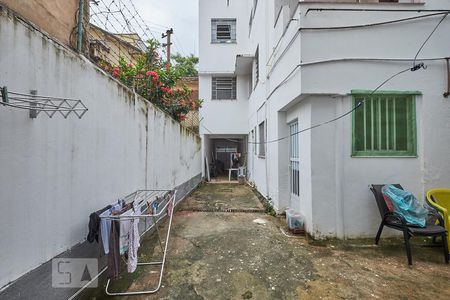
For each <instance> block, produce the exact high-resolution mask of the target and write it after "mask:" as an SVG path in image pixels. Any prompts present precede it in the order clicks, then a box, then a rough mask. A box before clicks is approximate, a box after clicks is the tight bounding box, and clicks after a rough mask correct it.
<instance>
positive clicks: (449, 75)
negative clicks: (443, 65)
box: [444, 57, 450, 98]
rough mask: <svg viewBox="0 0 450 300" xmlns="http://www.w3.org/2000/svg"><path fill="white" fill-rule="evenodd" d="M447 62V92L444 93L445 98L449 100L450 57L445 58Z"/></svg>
mask: <svg viewBox="0 0 450 300" xmlns="http://www.w3.org/2000/svg"><path fill="white" fill-rule="evenodd" d="M445 60H446V61H447V91H446V92H445V93H444V97H445V98H448V96H450V63H449V60H450V57H447V58H445Z"/></svg>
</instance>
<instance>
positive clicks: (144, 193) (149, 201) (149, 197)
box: [101, 190, 177, 296]
mask: <svg viewBox="0 0 450 300" xmlns="http://www.w3.org/2000/svg"><path fill="white" fill-rule="evenodd" d="M176 194H177V191H176V190H137V191H135V192H133V193H131V194H129V195H128V196H126V197H125V198H124V200H125V203H130V202H133V203H137V204H141V203H143V201H145V202H144V203H143V204H142V206H140V207H141V213H142V212H143V211H144V212H147V211H148V209H150V210H151V211H152V213H151V214H149V213H147V214H135V215H131V216H121V215H118V216H107V217H101V218H102V219H107V220H112V221H125V220H134V219H139V218H141V219H142V218H143V219H144V220H145V230H144V231H143V232H142V233H141V234H140V236H141V237H142V236H143V235H144V234H145V233H147V232H148V231H150V230H151V229H153V228H155V229H156V233H157V236H158V241H159V246H160V247H161V250H162V253H163V257H162V260H161V261H152V262H138V263H137V266H138V267H139V266H149V265H151V266H155V265H160V266H161V268H160V273H159V280H158V285H157V286H156V287H155V288H154V289H152V290H143V291H133V292H110V291H109V290H108V288H109V285H110V282H111V279H108V282H107V283H106V287H105V293H106V294H107V295H110V296H129V295H143V294H153V293H156V292H157V291H158V290H159V289H160V287H161V282H162V277H163V273H164V265H165V262H166V256H167V246H168V244H169V236H170V229H171V226H172V218H173V209H174V206H175V204H176V202H175V199H176ZM166 195H170V196H169V197H168V199H166ZM161 199H164V200H163V201H162V202H161V203H159V205H163V207H159V206H158V208H157V210H156V211H154V207H153V205H154V204H155V201H156V200H161ZM130 200H132V201H130ZM166 215H169V226H168V229H167V236H166V240H165V242H164V243H163V242H162V240H161V235H160V231H159V223H160V221H161V220H162V219H163V218H164V217H165V216H166ZM149 218H151V221H152V224H151V225H150V226H149V227H147V220H148V219H149ZM163 244H164V245H163ZM106 268H107V267H106ZM106 268H105V269H104V270H106ZM102 272H103V271H102Z"/></svg>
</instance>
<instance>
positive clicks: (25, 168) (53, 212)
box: [0, 11, 201, 286]
mask: <svg viewBox="0 0 450 300" xmlns="http://www.w3.org/2000/svg"><path fill="white" fill-rule="evenodd" d="M0 53H1V55H0V65H1V66H2V67H1V71H0V85H1V86H4V85H6V86H7V87H8V89H9V90H10V91H16V92H22V93H29V92H30V90H31V89H36V90H38V94H41V95H52V96H61V97H70V98H76V99H81V100H82V101H83V102H84V103H85V104H86V106H87V107H88V108H89V111H88V112H87V113H86V114H85V116H84V117H83V118H82V119H81V120H79V119H78V118H74V117H73V116H71V117H69V118H68V119H63V118H62V117H60V116H58V115H55V116H54V117H53V118H52V119H49V118H47V117H46V116H45V115H44V114H43V113H42V114H41V115H39V116H38V118H36V119H30V118H29V117H28V112H27V111H24V110H17V109H14V108H8V107H3V106H0V203H1V207H2V212H3V213H2V217H1V218H0V249H1V251H0V266H1V267H0V286H3V285H5V284H7V283H8V282H10V281H12V280H14V279H16V278H18V277H19V276H20V275H22V274H24V273H26V272H28V271H30V270H31V269H34V268H35V267H37V266H39V265H40V264H41V263H43V262H45V261H47V260H49V259H51V258H52V257H54V256H55V255H57V254H59V253H61V252H63V251H65V250H67V249H69V248H71V247H72V246H73V245H75V244H77V243H79V242H81V241H83V240H84V239H85V237H86V234H87V225H88V217H89V214H90V213H91V212H93V211H95V210H98V209H100V208H102V207H104V206H106V205H107V204H109V203H111V202H113V201H115V200H116V199H117V198H118V197H121V196H123V195H126V194H128V193H130V192H132V191H134V190H136V189H142V188H173V187H175V186H177V185H180V184H182V183H184V182H186V181H188V180H189V179H191V178H192V177H194V176H196V175H198V174H199V173H200V172H201V163H200V159H201V154H200V147H201V145H200V138H199V137H198V136H196V135H195V134H193V133H191V132H189V131H187V130H186V129H185V128H183V127H181V126H180V124H179V123H177V122H175V121H174V120H173V119H171V118H170V117H168V116H167V115H165V114H164V113H162V112H161V111H160V110H158V109H156V108H155V107H154V106H153V105H152V104H150V103H148V102H146V101H145V100H143V99H142V98H139V97H137V98H135V96H134V95H133V93H132V92H131V91H130V90H129V89H127V88H125V87H124V86H123V85H121V84H120V83H119V82H118V81H116V80H115V79H113V78H112V77H110V76H108V75H106V74H105V73H104V72H103V71H101V70H99V69H98V68H96V67H95V66H94V65H92V64H91V63H90V62H89V61H87V60H86V59H82V58H81V57H79V56H78V55H77V54H75V53H73V52H72V51H70V50H68V49H66V48H64V47H63V46H60V45H58V44H56V43H55V42H53V41H52V40H50V39H49V38H48V37H45V36H43V35H42V34H41V33H40V32H38V31H37V30H35V29H30V28H29V27H28V26H27V25H25V24H23V23H22V22H21V21H18V20H17V19H16V18H14V17H13V16H12V15H7V13H6V12H5V11H2V12H1V13H0Z"/></svg>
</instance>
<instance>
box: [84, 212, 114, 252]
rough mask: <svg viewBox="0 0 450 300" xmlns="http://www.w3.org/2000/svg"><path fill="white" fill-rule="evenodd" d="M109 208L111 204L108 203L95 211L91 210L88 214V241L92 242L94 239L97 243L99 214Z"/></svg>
mask: <svg viewBox="0 0 450 300" xmlns="http://www.w3.org/2000/svg"><path fill="white" fill-rule="evenodd" d="M110 208H111V205H108V206H106V207H104V208H102V209H100V210H97V211H96V212H93V213H91V214H90V215H89V226H88V227H89V233H88V235H87V240H88V242H89V243H92V242H94V240H95V241H96V242H97V243H98V241H99V235H100V222H101V219H100V215H101V214H102V213H103V212H104V211H106V210H109V209H110Z"/></svg>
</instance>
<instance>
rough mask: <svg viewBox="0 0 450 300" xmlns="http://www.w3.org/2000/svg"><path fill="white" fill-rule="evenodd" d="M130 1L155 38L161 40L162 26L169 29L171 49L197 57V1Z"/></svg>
mask: <svg viewBox="0 0 450 300" xmlns="http://www.w3.org/2000/svg"><path fill="white" fill-rule="evenodd" d="M132 1H133V3H134V4H135V6H136V9H137V10H139V13H140V14H141V16H142V18H144V19H145V21H146V22H147V25H148V26H150V29H151V30H153V35H154V36H155V37H156V38H158V39H160V40H161V33H162V32H164V31H165V29H164V28H163V27H162V26H167V27H169V28H170V27H171V28H173V31H174V34H175V38H174V40H173V43H174V45H173V48H172V49H173V50H174V51H175V52H180V53H181V54H183V55H189V54H190V53H194V54H195V55H198V0H132ZM161 25H162V26H161Z"/></svg>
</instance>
